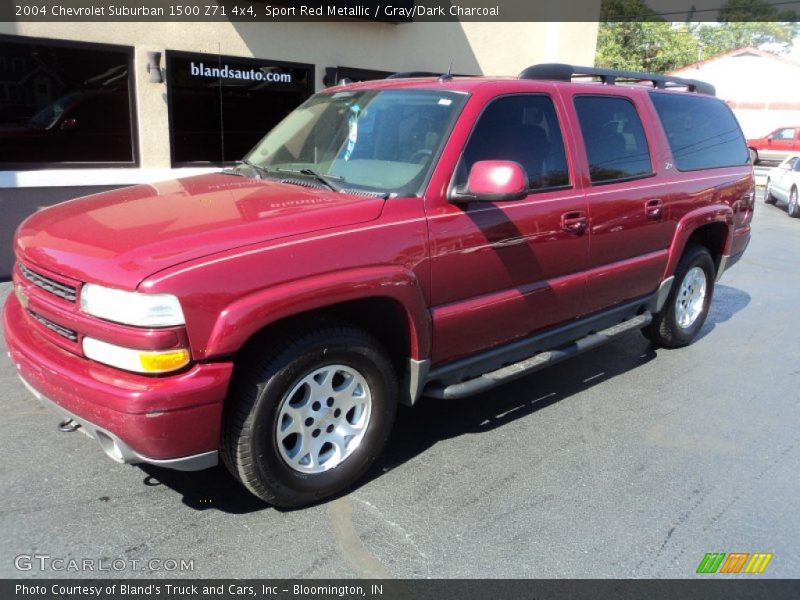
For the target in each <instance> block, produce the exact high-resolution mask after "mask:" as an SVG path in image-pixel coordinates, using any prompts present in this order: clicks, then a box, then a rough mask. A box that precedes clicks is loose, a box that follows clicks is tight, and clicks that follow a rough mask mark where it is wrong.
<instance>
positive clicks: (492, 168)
mask: <svg viewBox="0 0 800 600" xmlns="http://www.w3.org/2000/svg"><path fill="white" fill-rule="evenodd" d="M527 195H528V175H527V174H526V173H525V169H523V168H522V165H520V164H519V163H516V162H514V161H510V160H481V161H478V162H476V163H475V164H474V165H472V169H471V170H470V172H469V177H468V178H467V185H466V188H465V189H463V190H455V191H454V192H453V193H452V194H451V197H450V200H451V201H453V202H456V203H457V202H497V201H503V200H521V199H522V198H525V197H526V196H527Z"/></svg>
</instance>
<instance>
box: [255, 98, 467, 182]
mask: <svg viewBox="0 0 800 600" xmlns="http://www.w3.org/2000/svg"><path fill="white" fill-rule="evenodd" d="M466 98H467V96H466V94H462V93H454V92H439V91H432V90H363V91H359V90H354V91H341V92H337V93H334V94H317V95H315V96H312V97H311V98H309V99H308V100H307V101H306V102H305V103H304V104H302V105H301V106H299V107H298V108H297V109H296V110H294V111H293V112H291V113H290V114H289V115H288V116H287V117H286V118H285V119H284V120H283V121H281V122H280V123H279V124H278V125H277V126H276V127H275V128H274V129H273V130H272V131H270V132H269V133H268V134H267V136H266V137H265V138H264V139H262V140H261V141H260V142H259V143H258V144H257V145H256V147H255V148H254V149H253V150H252V151H251V152H250V154H248V155H247V157H246V158H245V162H249V163H252V165H254V166H257V167H258V168H259V170H260V173H261V174H262V175H263V174H266V175H268V176H269V175H273V174H276V175H278V176H283V177H285V176H286V171H294V172H297V173H299V174H301V175H308V174H309V170H311V171H313V172H316V173H318V174H321V175H323V176H327V177H329V178H335V180H336V181H337V182H338V183H339V187H341V188H344V189H362V190H368V191H375V192H379V193H391V194H396V195H401V196H402V195H415V194H419V193H420V191H421V188H422V185H423V184H424V183H425V180H426V178H427V175H428V173H429V172H430V169H431V168H432V164H433V161H434V159H435V158H436V156H437V155H438V153H439V150H440V148H441V147H442V144H443V143H444V140H445V139H446V138H447V134H448V133H449V132H450V128H451V126H452V124H453V122H454V121H455V119H456V117H457V116H458V113H459V112H460V110H461V107H462V106H463V105H464V102H465V101H466ZM301 171H305V173H300V172H301Z"/></svg>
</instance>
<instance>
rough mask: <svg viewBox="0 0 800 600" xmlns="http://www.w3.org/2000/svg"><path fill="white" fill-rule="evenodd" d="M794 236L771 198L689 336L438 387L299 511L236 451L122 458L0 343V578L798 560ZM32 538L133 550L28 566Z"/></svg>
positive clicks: (548, 573) (799, 408)
mask: <svg viewBox="0 0 800 600" xmlns="http://www.w3.org/2000/svg"><path fill="white" fill-rule="evenodd" d="M3 243H6V241H4V242H3ZM798 257H800V220H793V219H789V218H788V217H787V215H786V212H785V210H784V208H783V207H774V206H767V205H765V204H763V203H762V202H759V203H758V207H757V211H756V217H755V223H754V234H753V240H752V243H751V245H750V248H749V250H748V252H747V253H746V255H745V257H744V258H743V259H742V261H741V262H740V263H739V264H738V265H736V267H734V269H732V270H731V271H730V272H728V273H726V275H725V276H724V278H723V279H722V281H721V282H720V284H719V285H718V287H717V289H716V292H715V298H714V302H713V306H712V310H711V314H710V316H709V319H708V321H707V322H706V324H705V327H704V329H703V331H702V336H701V338H700V339H699V340H698V341H697V342H696V343H695V344H694V345H692V346H691V347H688V348H685V349H681V350H671V351H670V350H660V349H659V350H655V349H653V348H652V347H651V346H650V345H649V344H648V342H646V341H645V339H644V338H643V337H641V335H640V334H639V333H638V332H633V333H631V334H628V335H626V336H623V338H622V339H620V340H618V341H616V342H614V343H613V344H611V345H608V346H605V347H604V348H602V349H600V350H595V351H593V352H591V353H589V354H586V355H583V356H581V357H579V358H577V359H575V360H572V361H571V362H567V363H562V364H561V365H558V366H556V367H553V368H551V369H549V370H547V371H544V372H541V373H539V374H537V375H534V376H532V377H529V378H527V379H523V380H519V381H517V382H514V383H512V384H510V385H508V386H506V387H503V388H500V389H497V390H495V391H493V392H491V393H488V394H484V395H482V396H479V397H476V398H472V399H469V400H462V401H453V402H443V401H435V400H427V401H423V403H422V404H420V405H419V406H417V407H416V408H414V409H411V410H407V409H406V410H402V411H401V413H400V415H399V419H398V422H397V425H396V427H395V430H394V434H393V436H392V438H391V439H390V441H389V445H388V447H387V449H386V452H385V453H384V455H383V457H382V458H381V459H380V460H379V461H378V464H377V465H376V466H375V468H374V469H373V470H372V471H371V473H370V474H369V476H368V477H367V479H366V480H365V481H363V482H361V484H360V486H359V487H358V488H357V489H355V490H353V491H352V492H351V493H350V494H349V495H346V496H343V497H340V498H338V499H336V500H334V501H331V502H328V503H325V504H321V505H318V506H315V507H312V508H309V509H305V510H298V511H293V512H281V511H278V510H275V509H273V508H270V507H268V506H265V505H263V504H261V503H260V502H259V501H257V500H255V499H253V498H251V497H250V496H249V495H248V494H247V493H246V492H244V491H243V490H242V489H241V488H240V487H239V486H238V485H237V484H235V483H234V481H233V480H232V479H231V478H230V477H229V476H228V475H227V474H226V473H225V471H224V470H223V469H222V468H221V467H220V468H217V469H214V470H209V471H205V472H202V473H195V474H182V473H175V472H170V471H166V470H161V469H157V468H152V467H146V468H139V467H131V466H123V465H117V464H115V463H113V462H111V461H110V460H109V459H107V458H106V457H105V455H104V454H103V453H102V452H101V451H100V449H99V447H97V446H96V444H95V442H93V441H91V440H90V439H89V438H87V437H85V436H83V435H81V434H80V433H72V434H64V433H59V432H58V431H56V421H57V419H56V418H55V417H54V416H53V415H52V414H51V413H50V412H49V411H48V410H46V409H44V408H41V407H39V406H38V404H37V403H36V402H35V400H34V399H33V398H32V397H31V396H30V394H29V393H28V391H27V390H26V389H25V388H24V387H23V386H22V384H21V383H20V382H19V380H18V379H17V377H16V375H15V372H14V371H15V370H14V367H13V366H12V365H11V364H10V362H9V360H8V358H7V356H6V353H5V349H4V348H3V352H2V353H1V354H0V415H1V416H2V423H3V428H2V430H1V432H0V455H2V457H3V458H2V461H0V577H41V576H47V577H59V576H67V577H86V576H103V577H110V576H125V577H129V576H155V577H162V576H163V577H171V576H176V575H182V576H189V577H221V576H227V577H267V578H277V577H281V578H312V577H313V578H317V577H320V578H321V577H387V578H388V577H553V578H556V577H586V578H594V577H678V578H681V577H695V576H696V575H695V569H696V568H697V565H698V563H699V562H700V560H701V559H702V558H703V556H704V554H705V553H706V552H737V551H739V552H772V553H773V554H774V557H773V559H772V562H771V563H770V564H769V566H768V568H767V570H766V571H765V573H764V574H763V575H762V576H761V577H798V576H800V512H798V510H797V506H798V498H800V476H798V473H799V472H800V403H798V400H799V399H800V393H798V388H800V335H798V334H800V271H798ZM9 289H10V285H9V284H8V283H4V284H0V298H3V299H4V298H5V296H6V295H7V294H8V292H9ZM0 344H2V342H0ZM34 554H38V555H49V556H50V557H54V558H64V559H72V558H76V559H84V558H87V559H95V560H97V559H105V561H106V562H105V564H106V566H108V565H109V564H110V561H112V560H114V559H124V560H125V561H126V562H125V564H126V566H125V568H124V570H122V571H113V570H111V571H104V572H74V571H69V572H65V571H53V570H47V571H44V572H42V571H40V570H39V569H38V566H37V565H36V564H34V565H33V568H32V569H31V570H29V571H19V570H17V568H15V557H17V556H20V555H34ZM150 559H158V560H164V559H175V560H180V559H184V560H191V561H193V570H192V571H186V572H183V573H176V572H172V571H164V570H160V571H153V570H151V569H149V568H148V565H147V564H146V563H145V561H148V560H150ZM131 560H137V561H141V562H140V563H137V566H136V569H134V568H133V567H132V566H131V565H132V563H131V562H130V561H131ZM23 564H24V563H23ZM117 564H118V565H119V564H120V563H117ZM151 566H152V565H151Z"/></svg>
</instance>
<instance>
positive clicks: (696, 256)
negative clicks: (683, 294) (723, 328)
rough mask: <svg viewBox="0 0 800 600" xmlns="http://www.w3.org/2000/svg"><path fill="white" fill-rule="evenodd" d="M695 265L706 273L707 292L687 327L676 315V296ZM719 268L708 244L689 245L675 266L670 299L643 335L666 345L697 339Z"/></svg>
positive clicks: (706, 313) (677, 345)
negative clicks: (695, 315)
mask: <svg viewBox="0 0 800 600" xmlns="http://www.w3.org/2000/svg"><path fill="white" fill-rule="evenodd" d="M694 267H699V268H700V269H702V270H703V273H704V274H705V279H706V281H705V283H706V294H705V298H704V300H703V305H702V310H701V312H700V314H699V315H698V316H697V318H696V319H695V320H694V322H692V323H691V324H690V325H689V326H688V327H685V328H684V327H681V326H680V325H679V324H678V319H677V316H676V300H677V297H678V294H679V293H680V290H681V284H682V283H683V280H684V278H685V277H686V274H687V273H688V272H689V271H690V270H691V269H693V268H694ZM715 274H716V269H715V267H714V261H713V259H712V258H711V254H709V252H708V250H707V249H706V247H705V246H698V245H691V246H688V247H687V248H686V250H685V251H684V253H683V256H682V257H681V259H680V262H679V263H678V268H677V269H676V270H675V281H674V283H673V284H672V289H671V290H670V292H669V296H668V297H667V301H666V303H665V304H664V306H663V308H662V309H661V312H659V313H657V314H655V315H653V321H652V322H651V323H650V324H649V325H648V326H647V327H645V328H644V329H642V333H643V334H644V336H645V337H646V338H647V339H648V340H650V341H651V342H653V343H654V344H656V345H657V346H662V347H664V348H680V347H682V346H688V345H689V344H691V343H692V341H694V338H695V337H696V336H697V334H698V333H699V331H700V329H701V328H702V327H703V323H705V320H706V317H707V316H708V309H709V307H710V305H711V298H712V296H713V295H714V277H715Z"/></svg>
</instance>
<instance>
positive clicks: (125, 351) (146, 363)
mask: <svg viewBox="0 0 800 600" xmlns="http://www.w3.org/2000/svg"><path fill="white" fill-rule="evenodd" d="M83 353H84V354H85V355H86V358H91V359H92V360H96V361H97V362H101V363H103V364H106V365H109V366H112V367H116V368H118V369H124V370H125V371H133V372H135V373H150V374H157V373H168V372H170V371H176V370H178V369H180V368H181V367H185V366H186V365H188V364H189V360H190V359H191V357H190V356H189V351H188V350H187V349H186V348H173V349H172V350H157V351H153V350H135V349H133V348H123V347H122V346H117V345H115V344H109V343H108V342H101V341H100V340H96V339H94V338H90V337H85V338H83Z"/></svg>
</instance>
